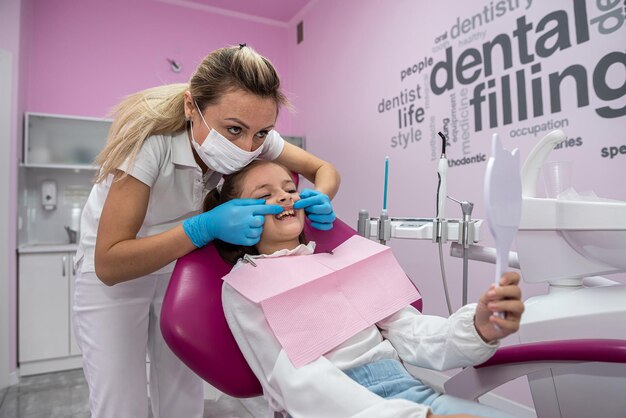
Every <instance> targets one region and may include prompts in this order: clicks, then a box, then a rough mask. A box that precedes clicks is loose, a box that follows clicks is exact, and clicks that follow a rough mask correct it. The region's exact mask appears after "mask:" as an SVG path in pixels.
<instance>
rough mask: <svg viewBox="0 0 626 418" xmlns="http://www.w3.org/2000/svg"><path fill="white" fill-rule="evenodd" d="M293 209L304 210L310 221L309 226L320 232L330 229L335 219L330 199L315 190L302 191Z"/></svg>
mask: <svg viewBox="0 0 626 418" xmlns="http://www.w3.org/2000/svg"><path fill="white" fill-rule="evenodd" d="M293 208H294V209H304V212H305V213H306V216H307V217H308V218H309V219H310V220H311V226H312V227H313V228H315V229H320V230H322V231H327V230H329V229H332V227H333V222H335V219H336V218H337V217H336V216H335V212H333V206H332V205H331V203H330V198H329V197H328V196H326V195H325V194H324V193H322V192H318V191H317V190H311V189H304V190H302V191H301V192H300V200H298V201H297V202H296V203H295V204H294V205H293Z"/></svg>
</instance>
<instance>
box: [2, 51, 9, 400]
mask: <svg viewBox="0 0 626 418" xmlns="http://www.w3.org/2000/svg"><path fill="white" fill-rule="evenodd" d="M11 65H12V59H11V54H10V53H9V52H8V51H5V50H2V49H0V92H5V91H10V89H11V76H12V72H11V69H12V68H11ZM10 102H11V95H8V94H0V155H2V156H3V157H2V160H3V161H1V162H0V166H1V167H2V172H1V173H0V179H2V180H1V181H0V200H1V201H4V202H7V201H8V200H9V199H8V197H9V188H10V187H9V176H8V175H7V174H8V171H9V169H8V167H9V164H7V163H8V162H9V161H7V160H8V159H9V156H10V155H11V154H10V153H9V150H8V147H9V145H10V143H11V142H10V141H9V138H10V133H11V124H10V114H11V109H10ZM8 212H9V205H0V231H2V232H3V233H2V234H1V235H0V266H2V271H0V307H1V308H0V309H2V311H0V388H3V387H5V386H8V385H9V306H10V304H9V303H8V302H9V277H10V276H9V269H8V265H9V239H8V238H9V234H8V233H6V232H5V231H7V232H8V230H9V213H8Z"/></svg>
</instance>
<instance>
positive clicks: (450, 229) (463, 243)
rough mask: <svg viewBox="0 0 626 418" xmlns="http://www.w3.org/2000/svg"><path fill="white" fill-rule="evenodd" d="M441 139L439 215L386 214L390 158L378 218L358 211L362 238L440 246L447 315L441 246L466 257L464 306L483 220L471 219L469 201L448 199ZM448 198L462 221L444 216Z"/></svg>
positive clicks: (446, 165)
mask: <svg viewBox="0 0 626 418" xmlns="http://www.w3.org/2000/svg"><path fill="white" fill-rule="evenodd" d="M439 136H440V137H441V139H442V147H441V149H442V153H441V157H440V159H439V162H438V165H437V177H438V182H437V199H436V216H435V217H434V218H410V217H389V214H388V212H387V185H388V174H389V157H386V158H385V182H384V184H385V186H384V198H383V209H382V211H381V214H380V216H379V217H370V216H369V212H368V211H367V210H365V209H362V210H361V211H359V215H358V221H357V232H358V234H359V235H361V236H363V237H366V238H369V239H372V240H378V241H379V242H380V243H381V244H383V245H384V244H386V243H387V241H389V240H390V239H391V238H400V239H418V240H429V241H432V242H433V243H437V244H438V247H439V258H440V267H441V274H442V280H443V286H444V292H445V295H446V303H447V306H448V312H449V313H450V314H451V313H452V307H451V304H450V297H449V294H448V286H447V283H446V276H445V267H444V263H443V250H442V245H443V244H445V243H447V242H448V241H450V242H451V243H453V244H457V245H459V246H460V248H461V249H460V252H461V254H462V255H461V257H463V295H462V299H463V304H466V303H467V288H468V285H467V283H468V259H469V251H470V249H471V247H472V244H474V243H477V242H478V240H479V231H480V226H481V225H482V222H483V221H482V220H480V219H478V220H473V219H472V218H471V215H472V210H473V208H474V204H473V203H471V202H468V201H459V200H457V199H454V198H452V197H450V196H447V192H446V189H447V171H448V160H447V158H446V153H445V149H446V138H445V136H444V135H443V134H442V133H441V132H439ZM446 198H449V199H451V200H453V201H455V202H457V203H458V204H459V205H460V207H461V211H462V215H463V218H462V219H447V218H446V217H445V202H446Z"/></svg>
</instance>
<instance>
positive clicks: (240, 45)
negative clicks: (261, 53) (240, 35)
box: [239, 44, 248, 50]
mask: <svg viewBox="0 0 626 418" xmlns="http://www.w3.org/2000/svg"><path fill="white" fill-rule="evenodd" d="M246 46H248V45H247V44H239V49H240V50H241V49H243V48H244V47H246Z"/></svg>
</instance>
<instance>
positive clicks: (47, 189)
mask: <svg viewBox="0 0 626 418" xmlns="http://www.w3.org/2000/svg"><path fill="white" fill-rule="evenodd" d="M41 204H42V205H43V208H44V210H54V209H56V207H57V182H56V181H54V180H44V181H42V182H41Z"/></svg>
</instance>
